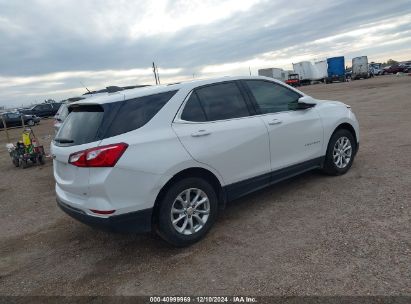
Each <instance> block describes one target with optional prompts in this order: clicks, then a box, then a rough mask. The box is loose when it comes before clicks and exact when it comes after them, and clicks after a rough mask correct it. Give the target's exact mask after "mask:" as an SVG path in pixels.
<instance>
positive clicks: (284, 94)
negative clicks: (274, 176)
mask: <svg viewBox="0 0 411 304" xmlns="http://www.w3.org/2000/svg"><path fill="white" fill-rule="evenodd" d="M243 83H244V85H245V86H246V87H247V88H248V90H249V93H250V95H251V96H250V97H251V98H252V99H253V100H254V102H255V105H256V107H257V110H258V111H259V112H260V113H261V115H260V118H261V119H262V120H263V121H264V123H265V125H266V127H267V128H268V132H269V138H270V155H271V157H270V158H271V170H272V171H276V170H279V169H282V168H285V167H290V166H292V165H296V164H300V163H303V162H306V161H309V160H313V159H316V158H318V157H320V156H321V149H322V145H323V127H322V123H321V119H320V116H319V115H318V113H317V111H316V109H315V108H311V109H305V110H298V109H297V103H298V99H299V98H300V97H301V95H300V94H299V93H297V92H295V91H294V90H291V89H289V88H287V87H285V86H283V85H280V84H278V83H275V82H271V81H266V80H244V81H243Z"/></svg>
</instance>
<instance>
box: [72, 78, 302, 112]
mask: <svg viewBox="0 0 411 304" xmlns="http://www.w3.org/2000/svg"><path fill="white" fill-rule="evenodd" d="M247 79H258V80H264V79H265V80H269V81H272V82H277V83H279V84H281V85H286V84H285V83H284V82H282V81H279V80H277V79H274V78H269V77H264V76H224V77H215V78H207V79H194V80H189V81H183V82H178V83H172V84H164V85H156V86H147V87H141V88H136V89H130V90H126V91H118V92H114V93H109V94H107V95H104V96H95V97H89V98H87V99H83V100H79V101H76V102H73V103H71V105H73V104H104V103H110V102H116V101H122V100H125V99H126V100H127V99H131V98H137V97H143V96H147V95H154V94H159V93H164V92H169V91H175V90H180V89H186V90H188V91H191V90H192V89H194V88H196V87H200V86H203V85H208V84H214V83H219V82H225V81H234V80H247ZM290 88H291V87H290ZM291 89H293V90H295V91H297V92H299V93H301V94H302V95H305V94H304V93H303V92H300V91H298V90H296V89H295V88H291Z"/></svg>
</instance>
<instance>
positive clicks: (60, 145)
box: [52, 77, 359, 246]
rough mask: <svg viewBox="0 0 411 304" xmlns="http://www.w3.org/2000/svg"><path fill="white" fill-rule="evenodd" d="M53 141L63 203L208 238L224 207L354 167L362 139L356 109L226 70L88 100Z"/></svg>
mask: <svg viewBox="0 0 411 304" xmlns="http://www.w3.org/2000/svg"><path fill="white" fill-rule="evenodd" d="M69 110H70V114H69V116H68V117H67V119H66V120H65V122H64V124H63V126H62V127H61V129H60V130H59V132H58V134H57V136H56V138H55V140H54V142H53V143H52V153H53V157H54V177H55V179H56V193H57V202H58V205H59V206H60V207H61V208H62V209H63V210H64V211H65V212H66V213H68V214H69V215H71V216H72V217H74V218H76V219H78V220H79V221H81V222H84V223H86V224H90V225H92V226H97V227H100V228H107V229H109V230H112V231H113V230H114V231H138V232H148V231H151V230H154V231H156V232H157V233H158V234H159V235H160V236H161V237H163V238H164V239H165V240H166V241H168V242H169V243H171V244H173V245H175V246H185V245H189V244H191V243H193V242H195V241H197V240H199V239H200V238H202V237H203V236H204V235H205V234H206V233H207V231H208V230H209V229H210V228H211V226H212V225H213V223H214V221H215V220H216V217H217V213H218V210H219V209H222V208H223V207H224V206H225V204H226V202H228V201H232V200H234V199H236V198H239V197H241V196H243V195H246V194H248V193H250V192H252V191H255V190H258V189H261V188H263V187H265V186H269V185H272V184H274V183H276V182H278V181H281V180H284V179H286V178H289V177H291V176H294V175H297V174H299V173H302V172H305V171H308V170H311V169H315V168H322V169H323V170H324V171H325V172H326V173H328V174H332V175H340V174H344V173H345V172H347V171H348V170H349V168H350V167H351V164H352V162H353V159H354V156H355V154H356V152H357V150H358V147H359V127H358V122H357V120H356V118H355V115H354V113H353V112H352V111H351V108H350V107H349V106H347V105H345V104H343V103H341V102H338V101H324V100H316V99H313V98H312V97H309V96H307V95H305V94H304V93H303V92H300V91H298V90H296V89H295V88H292V87H290V86H287V85H285V84H284V83H282V82H279V81H276V80H274V79H271V78H265V77H224V78H218V79H209V80H200V81H192V82H185V83H178V84H173V85H164V86H156V87H147V88H140V89H136V90H129V91H126V92H118V93H116V94H111V95H110V96H102V97H95V98H89V99H86V100H81V101H78V102H75V103H73V104H71V105H70V106H69Z"/></svg>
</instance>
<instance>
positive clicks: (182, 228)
mask: <svg viewBox="0 0 411 304" xmlns="http://www.w3.org/2000/svg"><path fill="white" fill-rule="evenodd" d="M209 215H210V202H209V199H208V196H207V194H206V193H205V192H204V191H202V190H201V189H198V188H189V189H186V190H184V191H182V192H181V193H180V194H179V195H178V196H177V197H176V199H175V200H174V202H173V205H172V206H171V214H170V216H171V222H172V224H173V227H174V229H175V230H176V231H177V232H178V233H181V234H184V235H192V234H194V233H196V232H198V231H200V230H201V229H202V228H203V227H204V225H205V224H206V222H207V220H208V218H209Z"/></svg>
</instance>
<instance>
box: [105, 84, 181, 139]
mask: <svg viewBox="0 0 411 304" xmlns="http://www.w3.org/2000/svg"><path fill="white" fill-rule="evenodd" d="M176 92H177V91H170V92H166V93H159V94H154V95H149V96H143V97H138V98H134V99H129V100H126V101H124V102H123V105H122V106H121V108H120V109H119V111H118V113H117V115H116V117H115V118H114V120H113V122H112V123H111V125H110V127H109V129H108V131H107V133H106V136H105V137H111V136H115V135H119V134H122V133H126V132H129V131H132V130H135V129H138V128H140V127H142V126H144V125H145V124H146V123H147V122H148V121H149V120H150V119H151V118H153V117H154V115H156V114H157V112H158V111H160V109H161V108H162V107H163V106H164V105H165V104H166V103H167V102H168V101H169V100H170V99H171V97H173V96H174V94H175V93H176Z"/></svg>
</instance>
